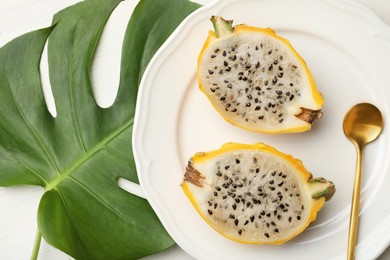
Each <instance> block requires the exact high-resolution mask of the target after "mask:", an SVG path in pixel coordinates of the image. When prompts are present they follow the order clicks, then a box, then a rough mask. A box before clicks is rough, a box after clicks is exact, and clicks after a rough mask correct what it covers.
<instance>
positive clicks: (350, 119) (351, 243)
mask: <svg viewBox="0 0 390 260" xmlns="http://www.w3.org/2000/svg"><path fill="white" fill-rule="evenodd" d="M382 129H383V118H382V114H381V112H380V111H379V109H378V108H377V107H376V106H374V105H372V104H369V103H360V104H357V105H355V106H353V107H352V108H351V109H350V110H349V111H348V112H347V114H346V115H345V117H344V122H343V130H344V134H345V135H346V136H347V137H348V139H349V140H350V141H351V142H352V143H353V144H354V145H355V147H356V152H357V160H356V175H355V181H354V188H353V194H352V206H351V217H350V223H349V236H348V252H347V259H348V260H353V259H354V254H355V246H356V241H357V233H358V222H359V208H360V186H361V178H362V153H363V148H364V147H365V146H366V145H367V144H368V143H371V142H372V141H374V140H375V139H376V138H378V136H379V135H380V134H381V132H382Z"/></svg>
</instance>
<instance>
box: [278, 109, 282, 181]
mask: <svg viewBox="0 0 390 260" xmlns="http://www.w3.org/2000/svg"><path fill="white" fill-rule="evenodd" d="M282 116H283V113H280V114H279V115H278V117H282ZM279 187H280V186H279Z"/></svg>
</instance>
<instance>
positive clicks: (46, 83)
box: [39, 41, 57, 117]
mask: <svg viewBox="0 0 390 260" xmlns="http://www.w3.org/2000/svg"><path fill="white" fill-rule="evenodd" d="M47 45H48V41H46V43H45V47H44V48H43V52H42V55H41V60H40V63H39V71H40V77H41V85H42V91H43V97H44V99H45V102H46V107H47V110H49V113H50V114H51V115H52V116H53V117H57V109H56V104H55V100H54V97H53V92H52V89H51V84H50V77H49V62H48V55H47Z"/></svg>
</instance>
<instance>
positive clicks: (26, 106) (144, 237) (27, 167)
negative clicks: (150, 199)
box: [0, 0, 199, 259]
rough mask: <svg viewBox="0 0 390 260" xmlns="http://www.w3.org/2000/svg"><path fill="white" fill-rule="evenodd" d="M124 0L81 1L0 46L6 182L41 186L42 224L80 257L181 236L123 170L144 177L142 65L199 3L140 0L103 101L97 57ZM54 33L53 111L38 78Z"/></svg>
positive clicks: (116, 254) (2, 178) (154, 245)
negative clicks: (131, 188)
mask: <svg viewBox="0 0 390 260" xmlns="http://www.w3.org/2000/svg"><path fill="white" fill-rule="evenodd" d="M119 2H120V0H110V1H108V0H87V1H84V2H81V3H79V4H76V5H74V6H71V7H69V8H66V9H64V10H62V11H61V12H59V13H57V14H56V15H55V17H54V19H53V26H52V27H50V28H46V29H41V30H37V31H34V32H31V33H27V34H25V35H23V36H20V37H18V38H16V39H15V40H13V41H11V42H10V43H8V44H7V45H5V46H4V47H2V48H1V49H0V186H13V185H21V184H29V185H39V186H42V187H44V188H45V193H44V195H43V196H42V198H41V201H40V204H39V209H38V227H39V231H40V233H41V234H42V235H43V237H44V238H45V240H46V241H47V242H48V243H50V244H52V245H53V246H55V247H57V248H58V249H60V250H62V251H64V252H66V253H67V254H69V255H71V256H72V257H74V258H77V259H136V258H140V257H143V256H146V255H149V254H152V253H155V252H158V251H160V250H162V249H165V248H167V247H170V246H171V245H173V243H174V242H173V241H172V239H171V238H170V237H169V235H168V234H167V233H166V231H165V230H164V228H163V226H162V225H161V223H160V222H159V220H158V218H157V216H156V215H155V213H154V212H153V210H152V208H151V207H150V205H149V204H148V203H147V201H146V200H144V199H142V198H139V197H137V196H135V195H131V194H129V193H127V192H125V191H123V190H122V189H120V188H119V187H118V186H117V179H118V178H119V177H123V178H126V179H128V180H130V181H133V182H137V183H138V178H137V174H136V169H135V164H134V159H133V154H132V149H131V135H132V126H133V120H134V113H135V103H136V95H137V91H138V86H139V82H140V80H141V77H142V74H143V72H144V70H145V68H146V66H147V64H148V63H149V61H150V59H151V58H152V56H153V55H154V53H155V52H156V51H157V49H158V48H159V47H160V46H161V44H162V43H163V42H164V41H165V40H166V39H167V37H168V36H169V35H170V34H171V33H172V31H173V30H174V29H175V28H176V27H177V26H178V24H179V23H180V22H181V21H182V20H183V19H184V18H185V17H186V16H187V15H188V14H190V13H191V12H192V11H194V10H195V9H197V8H198V7H199V5H197V4H194V3H191V2H188V1H186V0H165V1H160V0H143V1H140V3H139V4H138V5H137V7H136V9H135V10H134V12H133V15H132V17H131V19H130V21H129V24H128V27H127V30H126V34H125V39H124V43H123V50H122V63H121V78H120V86H119V90H118V96H117V98H116V100H115V102H114V104H113V105H112V106H111V107H110V108H106V109H103V108H100V107H99V106H97V105H96V101H95V99H94V96H93V91H92V86H91V81H90V67H91V62H92V60H93V55H94V52H95V49H96V46H97V45H98V42H99V38H100V36H101V33H102V30H103V28H104V26H105V23H106V22H107V20H108V18H109V16H110V14H111V12H112V11H113V10H114V9H115V7H116V6H117V5H118V4H119ZM47 39H49V44H48V57H49V71H50V82H51V86H52V91H53V96H54V98H55V103H56V110H57V117H56V118H53V117H52V116H51V114H50V113H49V112H48V110H47V108H46V104H45V101H44V97H43V92H42V87H41V81H40V72H39V62H40V58H41V53H42V50H43V47H44V45H45V42H46V40H47ZM38 234H39V233H38ZM38 244H39V243H38Z"/></svg>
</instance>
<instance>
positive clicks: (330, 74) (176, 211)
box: [133, 0, 390, 259]
mask: <svg viewBox="0 0 390 260" xmlns="http://www.w3.org/2000/svg"><path fill="white" fill-rule="evenodd" d="M211 15H222V16H223V17H225V18H227V19H234V20H235V24H240V23H247V24H250V25H254V26H259V27H272V28H273V29H275V30H276V31H277V32H278V33H279V34H280V35H282V36H284V37H286V38H288V39H289V40H290V41H291V43H292V44H293V45H294V46H295V48H296V49H297V50H298V52H300V54H301V55H302V56H303V57H304V59H305V60H306V62H307V63H308V66H309V68H310V69H311V71H312V73H313V75H314V78H315V79H316V82H317V85H318V88H319V89H320V91H321V92H322V93H323V95H324V97H325V102H326V104H325V107H324V110H323V111H324V117H323V118H322V119H321V120H319V121H318V122H317V123H316V124H315V125H314V127H313V130H312V131H310V132H307V133H302V134H292V135H266V134H259V133H250V132H247V131H245V130H242V129H239V128H237V127H234V126H232V125H230V124H229V123H227V122H226V121H224V120H223V119H222V118H221V117H220V116H219V115H218V114H217V112H216V111H215V110H214V109H213V108H212V106H211V104H210V103H209V101H208V99H207V98H206V96H204V94H202V93H201V92H200V91H199V89H198V86H197V81H196V65H197V64H196V62H197V56H198V54H199V52H200V50H201V48H202V45H203V43H204V40H205V38H206V36H207V32H208V30H210V29H212V26H211V23H210V22H209V18H210V16H211ZM389 73H390V30H389V28H388V27H387V26H386V25H385V24H384V23H383V22H382V21H381V20H379V18H377V17H376V16H375V15H374V14H373V13H372V12H371V11H369V10H368V9H366V8H364V7H363V6H361V5H359V4H356V3H354V2H350V1H336V0H334V1H313V0H277V1H275V0H272V1H271V0H262V1H255V0H241V1H237V0H236V1H233V0H229V1H219V2H216V3H214V4H212V5H209V6H206V7H203V8H201V9H199V10H198V11H196V12H195V13H193V14H192V15H191V16H189V17H188V18H187V19H186V20H185V21H184V22H183V23H182V24H181V26H180V27H179V28H178V30H176V32H175V33H174V34H173V35H172V36H171V37H170V39H169V40H168V41H167V42H166V43H165V44H164V46H163V47H162V48H161V49H160V50H159V52H158V53H157V55H156V56H155V57H154V58H153V60H152V62H151V63H150V65H149V67H148V69H147V72H146V74H145V76H144V77H143V81H142V85H141V89H140V92H139V96H138V103H137V114H136V121H135V126H134V136H133V149H134V153H135V157H136V164H137V169H138V174H139V179H140V182H141V185H142V187H143V189H144V191H145V193H146V196H147V198H148V199H149V201H150V203H151V205H152V206H153V208H154V210H155V211H156V213H157V215H158V216H159V218H160V219H161V221H162V223H163V224H164V226H165V227H166V229H167V230H168V232H169V233H170V235H171V236H172V237H173V238H174V240H175V241H176V242H177V243H178V244H179V245H180V246H181V247H182V248H183V249H184V250H185V251H187V252H188V253H189V254H191V255H192V256H194V257H195V258H198V259H254V258H260V257H262V258H268V259H283V258H285V257H287V256H288V258H289V259H334V258H339V259H345V258H346V248H347V240H348V239H347V237H348V234H347V231H348V223H349V211H350V201H351V195H352V183H353V179H354V173H355V150H354V147H353V145H352V144H351V143H350V142H349V141H348V140H347V139H346V138H345V137H344V134H343V131H342V121H343V117H344V114H345V112H346V111H347V110H348V109H349V108H350V107H351V106H352V105H354V104H355V103H357V102H362V101H368V102H372V103H374V104H375V105H377V106H378V107H379V108H380V109H381V110H382V113H383V116H384V118H385V120H387V119H388V118H389V103H390V90H389V87H390V85H389V82H388V78H389V77H388V74H389ZM385 125H386V123H385ZM229 141H235V142H244V143H254V142H265V143H268V144H270V145H272V146H275V147H276V148H278V149H279V150H281V151H283V152H286V153H291V154H293V155H294V156H295V157H297V158H300V159H302V161H303V163H304V164H305V166H306V167H307V168H308V169H309V170H310V171H311V172H313V174H314V175H315V176H322V177H325V178H327V179H329V180H332V181H333V182H334V183H335V184H336V188H337V192H336V194H335V196H334V197H333V198H332V200H331V201H330V202H328V203H327V204H326V206H325V207H324V208H323V209H322V211H321V212H320V214H319V215H318V219H317V221H316V222H315V223H313V224H312V225H311V226H310V227H309V229H308V230H306V231H305V232H304V233H302V234H301V235H299V236H298V237H297V238H295V239H293V240H292V241H290V242H288V243H286V244H284V245H282V246H269V245H243V244H239V243H236V242H232V241H230V240H227V239H226V238H224V237H222V236H221V235H219V234H218V233H216V232H215V231H214V230H213V229H211V228H210V227H209V226H208V225H207V224H206V223H205V222H204V221H203V220H202V219H201V217H200V216H199V215H198V213H197V212H196V211H195V209H194V208H193V207H192V205H191V204H190V202H189V200H188V199H187V198H186V196H185V195H184V193H183V192H182V190H181V187H180V184H181V182H182V179H183V173H184V169H185V166H186V163H187V161H188V159H189V158H190V157H191V156H192V155H193V154H194V153H195V152H198V151H207V150H211V149H216V148H219V147H220V146H221V145H222V144H223V143H225V142H229ZM389 141H390V140H389V127H388V126H387V125H386V126H385V129H384V131H383V133H382V135H381V137H380V138H379V139H378V140H377V141H376V142H374V143H372V144H370V145H369V146H367V148H366V150H365V154H364V162H363V171H364V174H363V176H364V177H363V190H362V209H361V215H360V233H359V241H358V246H357V251H356V253H357V258H358V259H373V258H375V257H377V256H378V255H379V254H380V253H381V252H382V251H383V250H384V249H385V248H386V247H387V246H388V245H389V243H390V236H389V234H390V204H389V203H388V202H387V201H386V198H389V196H390V189H389V188H388V187H387V186H388V185H389V183H390V173H389V161H388V160H387V156H388V154H389V147H390V145H389V144H390V143H389Z"/></svg>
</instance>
